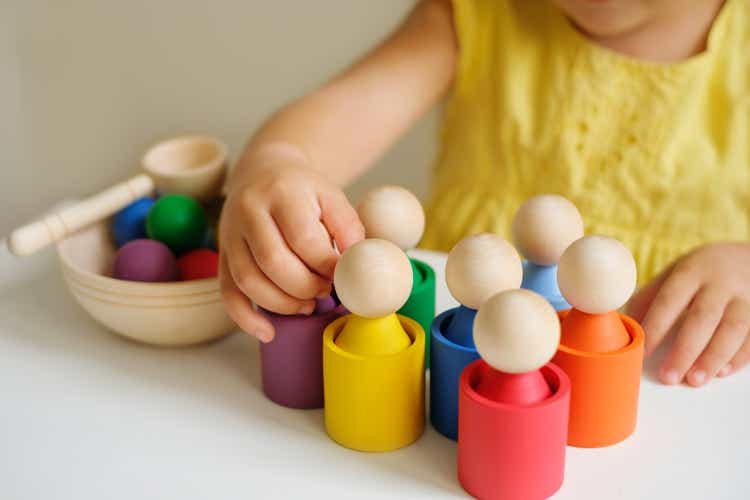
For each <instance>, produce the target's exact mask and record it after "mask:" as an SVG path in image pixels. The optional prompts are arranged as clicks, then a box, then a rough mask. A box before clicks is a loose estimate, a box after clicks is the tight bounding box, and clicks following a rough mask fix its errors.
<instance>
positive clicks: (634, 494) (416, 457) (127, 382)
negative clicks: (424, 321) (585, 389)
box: [0, 247, 750, 500]
mask: <svg viewBox="0 0 750 500" xmlns="http://www.w3.org/2000/svg"><path fill="white" fill-rule="evenodd" d="M415 255H416V256H417V257H419V258H422V259H423V260H426V261H428V262H429V263H431V264H433V265H434V267H435V269H436V271H437V274H438V283H439V286H440V288H439V290H438V297H437V303H438V310H439V311H440V310H443V309H446V308H448V307H452V306H453V305H454V303H453V302H452V300H451V299H450V297H449V296H448V294H447V292H446V289H445V287H444V286H442V283H443V269H444V262H445V261H444V257H443V256H441V255H439V254H431V253H426V252H415ZM54 266H55V263H54V259H53V256H52V253H51V252H49V251H48V252H47V253H45V254H44V255H42V256H37V257H34V258H31V259H26V260H17V259H14V258H12V257H11V256H10V255H8V253H7V250H5V248H4V247H0V393H1V394H2V405H1V406H0V498H3V499H16V500H21V499H42V498H55V499H77V500H79V499H97V500H98V499H104V498H106V499H127V500H132V499H141V498H159V499H167V498H175V499H181V500H188V499H198V498H201V499H204V498H205V499H232V498H243V499H247V498H260V499H265V498H300V499H303V498H310V497H312V498H314V497H323V496H325V497H326V498H346V499H350V498H393V497H401V498H409V499H418V498H426V499H438V498H463V497H465V496H466V494H465V493H464V492H463V490H462V489H461V487H460V486H459V484H458V482H457V480H456V472H455V471H456V444H455V443H454V442H453V441H449V440H448V439H446V438H444V437H442V436H441V435H439V434H437V432H435V431H434V430H433V429H432V428H431V427H430V426H429V425H427V428H426V431H425V433H424V435H423V436H422V438H421V439H420V440H419V441H417V442H416V443H415V444H414V445H412V446H409V447H407V448H405V449H403V450H399V451H396V452H392V453H381V454H367V453H359V452H354V451H350V450H347V449H345V448H342V447H340V446H338V445H336V444H335V443H333V442H332V441H330V440H329V439H328V438H327V436H326V434H325V431H324V428H323V412H322V410H310V411H299V410H290V409H287V408H283V407H280V406H277V405H275V404H273V403H271V402H270V401H268V400H267V399H265V397H264V396H263V394H262V392H261V389H260V374H259V369H258V349H257V344H256V342H255V341H254V340H252V339H251V338H250V337H248V336H246V335H243V334H241V333H240V334H235V335H233V336H230V337H228V338H226V339H225V340H222V341H219V342H216V343H213V344H210V345H207V346H203V347H196V348H188V349H158V348H152V347H148V346H144V345H139V344H136V343H133V342H130V341H127V340H124V339H122V338H120V337H118V336H116V335H114V334H112V333H110V332H108V331H106V330H104V329H103V328H101V327H100V326H98V325H97V324H96V323H94V321H93V320H91V319H90V318H89V317H88V316H87V315H86V313H84V312H83V310H81V309H80V308H79V307H78V306H77V304H76V303H75V302H74V300H73V298H72V297H71V295H69V294H68V293H67V290H66V288H65V285H64V284H63V282H62V280H61V279H60V277H59V276H58V273H57V271H56V270H55V269H54ZM647 367H649V368H652V366H651V362H649V363H647ZM647 372H650V370H647ZM748 421H750V369H748V370H745V371H744V372H742V373H740V374H738V375H735V376H732V377H730V378H728V379H725V380H720V381H718V382H712V383H711V384H709V385H708V386H707V387H705V388H702V389H697V390H696V389H691V388H688V387H665V386H662V385H659V384H658V383H657V382H654V381H653V378H652V375H649V373H647V374H646V375H644V379H643V384H642V386H641V400H640V415H639V421H638V429H637V430H636V433H635V434H634V435H633V436H632V437H631V438H630V439H628V440H626V441H625V442H623V443H621V444H619V445H616V446H612V447H609V448H604V449H593V450H589V449H577V448H570V447H569V448H568V452H567V466H566V478H565V483H564V485H563V487H562V489H561V490H560V492H559V493H558V494H557V495H556V496H555V498H559V499H573V498H575V499H619V498H627V499H646V498H654V499H660V498H679V499H733V498H736V499H747V498H750V465H749V464H750V430H749V429H748Z"/></svg>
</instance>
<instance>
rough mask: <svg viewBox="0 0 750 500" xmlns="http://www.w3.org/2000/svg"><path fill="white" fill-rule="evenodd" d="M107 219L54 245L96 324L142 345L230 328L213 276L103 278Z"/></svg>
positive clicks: (174, 342) (198, 339)
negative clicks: (149, 279)
mask: <svg viewBox="0 0 750 500" xmlns="http://www.w3.org/2000/svg"><path fill="white" fill-rule="evenodd" d="M108 228H109V223H108V221H104V222H100V223H98V224H95V225H93V226H91V227H88V228H86V229H83V230H81V231H79V232H77V233H75V234H73V235H72V236H69V237H68V238H66V239H64V240H62V241H60V242H59V243H58V244H57V253H58V257H59V260H60V266H61V268H62V274H63V277H64V279H65V282H66V283H67V285H68V288H70V291H71V293H72V294H73V296H74V297H75V298H76V300H77V301H78V303H79V304H80V305H81V306H82V307H83V308H84V309H85V310H86V311H87V312H88V313H89V314H90V315H91V316H92V317H93V318H94V319H95V320H96V321H98V322H99V323H101V324H102V325H104V326H105V327H107V328H109V329H110V330H112V331H114V332H116V333H119V334H120V335H123V336H125V337H128V338H130V339H134V340H138V341H140V342H144V343H147V344H155V345H163V346H184V345H192V344H199V343H202V342H207V341H210V340H213V339H216V338H219V337H222V336H224V335H226V334H228V333H230V332H231V331H233V330H234V329H235V328H236V326H235V325H234V323H233V322H232V320H231V319H230V318H229V316H227V314H226V312H225V310H224V306H223V304H222V302H221V296H220V292H219V280H218V279H217V278H211V279H204V280H195V281H178V282H173V283H143V282H137V281H123V280H117V279H114V278H111V277H109V274H110V270H111V267H112V263H113V261H114V256H115V248H114V246H113V245H112V242H111V240H110V236H109V231H108Z"/></svg>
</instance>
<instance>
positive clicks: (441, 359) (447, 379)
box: [430, 308, 479, 440]
mask: <svg viewBox="0 0 750 500" xmlns="http://www.w3.org/2000/svg"><path fill="white" fill-rule="evenodd" d="M457 310H458V308H453V309H448V310H447V311H444V312H442V313H440V315H439V316H438V317H437V318H435V321H433V322H432V326H431V327H430V336H431V337H432V339H431V342H430V351H431V353H432V367H431V368H430V421H431V422H432V426H433V427H435V429H436V430H437V431H438V432H439V433H440V434H442V435H444V436H445V437H448V438H450V439H454V440H455V439H457V438H458V380H459V378H460V377H461V372H463V370H464V368H466V366H467V365H468V364H469V363H471V362H472V361H476V360H477V359H479V354H478V353H477V350H476V349H475V348H473V347H465V346H462V345H459V344H456V343H454V342H451V341H450V340H448V339H447V338H446V337H445V335H443V332H444V331H445V328H446V327H447V326H448V325H449V324H450V321H451V319H452V317H453V315H454V313H455V312H456V311H457Z"/></svg>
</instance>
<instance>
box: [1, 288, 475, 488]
mask: <svg viewBox="0 0 750 500" xmlns="http://www.w3.org/2000/svg"><path fill="white" fill-rule="evenodd" d="M0 332H1V333H0V334H1V335H3V338H2V339H0V340H2V342H6V343H7V342H12V343H17V344H20V345H21V346H22V347H23V349H33V350H35V351H37V352H38V353H39V354H40V355H41V356H40V357H41V358H44V357H48V356H64V357H66V358H68V359H69V360H72V361H73V362H74V364H75V365H76V366H81V367H83V369H89V371H92V372H93V373H96V372H97V371H99V372H100V373H103V374H104V375H102V376H106V377H110V376H111V377H112V378H113V379H114V380H115V382H114V383H117V382H116V379H117V378H120V377H126V378H127V380H128V384H129V385H131V386H132V385H133V384H135V387H134V388H133V390H138V389H139V386H142V387H147V388H148V389H149V390H153V389H156V390H157V391H158V390H163V391H165V392H166V393H168V394H169V395H170V396H174V395H179V396H184V397H185V398H187V399H193V400H197V401H198V403H199V404H201V405H208V406H211V407H217V408H220V409H221V410H220V411H222V412H225V411H230V412H234V413H236V415H234V416H235V417H236V418H239V419H246V420H247V425H248V426H253V425H256V424H255V423H254V421H259V420H262V421H263V422H264V425H273V426H277V427H279V428H281V429H283V432H284V433H285V434H289V436H288V439H290V440H294V439H308V440H320V439H326V440H327V436H326V434H325V428H324V421H323V411H322V410H292V409H289V408H285V407H282V406H279V405H277V404H275V403H273V402H271V401H270V400H268V399H267V398H265V397H264V396H263V394H262V388H261V379H260V367H259V363H260V360H259V353H258V344H257V341H256V340H255V339H252V338H251V337H249V336H248V335H244V334H242V333H239V332H238V333H235V334H233V335H230V336H228V337H226V338H224V339H221V340H218V341H214V342H212V343H208V344H204V345H201V346H195V347H183V348H164V347H155V346H150V345H146V344H140V343H137V342H134V341H130V340H128V339H125V338H123V337H120V336H119V335H116V334H114V333H112V332H110V331H108V330H106V329H105V328H103V327H101V326H100V325H98V324H97V323H96V322H95V321H94V320H93V319H91V318H90V317H89V316H88V314H87V313H86V312H85V311H83V309H81V307H80V306H79V305H78V304H77V303H76V302H75V299H74V298H73V297H72V296H71V295H70V294H69V293H68V291H67V288H66V286H65V284H64V283H63V281H62V279H61V277H60V276H59V275H57V274H56V273H49V274H46V275H44V276H42V277H39V278H37V279H36V280H34V281H32V282H26V283H23V284H19V285H18V286H15V285H14V286H12V287H11V288H10V289H6V290H5V291H4V292H2V294H0ZM87 367H88V368H87ZM330 445H331V446H332V447H333V448H332V449H331V453H333V454H334V455H339V456H341V457H342V458H344V459H346V457H349V456H350V455H352V454H355V455H357V456H358V457H357V458H356V459H357V460H362V461H363V462H364V463H366V464H367V466H368V467H377V468H379V469H380V470H381V471H384V472H386V473H387V474H388V475H394V476H398V477H399V479H400V480H407V481H409V482H412V481H413V482H414V483H415V487H419V488H423V487H425V486H428V487H429V485H432V486H434V487H436V489H437V490H436V494H437V493H439V495H438V496H440V497H443V496H444V495H445V494H448V495H449V496H453V494H454V493H455V494H456V496H458V497H465V493H464V492H463V490H462V489H461V487H460V485H459V484H458V479H457V477H456V444H455V442H453V441H451V440H448V439H446V438H444V437H443V436H441V435H439V434H438V433H437V432H435V431H434V429H432V428H431V427H430V425H429V422H426V423H425V433H424V434H423V436H422V437H421V438H420V439H419V440H418V441H417V442H416V443H414V444H412V445H411V446H409V447H406V448H404V449H401V450H397V451H395V452H391V453H360V452H355V451H351V450H347V449H345V448H342V447H339V446H338V445H336V444H335V443H334V442H333V441H330ZM403 455H407V456H408V459H407V460H406V461H407V462H408V463H409V464H411V465H410V466H409V467H404V466H403V464H404V457H403ZM363 480H367V478H363Z"/></svg>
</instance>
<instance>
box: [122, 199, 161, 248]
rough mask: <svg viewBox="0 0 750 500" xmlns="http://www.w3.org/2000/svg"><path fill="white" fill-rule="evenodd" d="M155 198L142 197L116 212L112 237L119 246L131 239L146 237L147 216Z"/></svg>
mask: <svg viewBox="0 0 750 500" xmlns="http://www.w3.org/2000/svg"><path fill="white" fill-rule="evenodd" d="M154 203H155V201H154V199H153V198H148V197H147V198H141V199H139V200H135V201H134V202H133V203H131V204H130V205H128V206H127V207H125V208H123V209H122V210H120V211H119V212H117V214H115V216H114V219H113V220H112V237H113V239H114V240H115V245H116V246H117V248H120V247H121V246H123V245H125V244H126V243H127V242H129V241H133V240H138V239H143V238H146V237H147V236H146V216H147V215H148V212H149V210H151V207H152V206H153V205H154Z"/></svg>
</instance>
